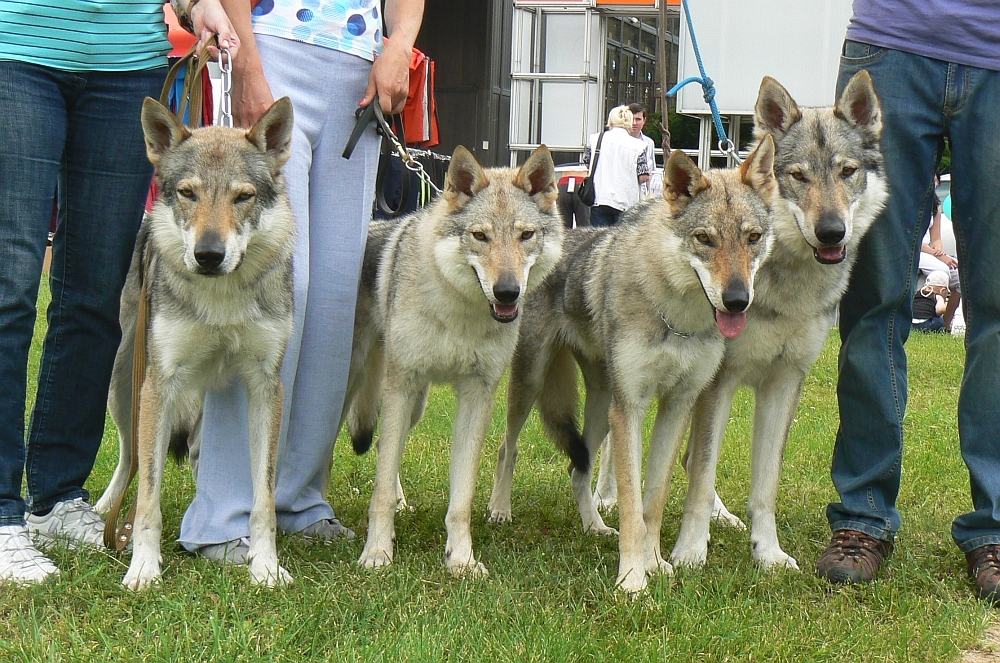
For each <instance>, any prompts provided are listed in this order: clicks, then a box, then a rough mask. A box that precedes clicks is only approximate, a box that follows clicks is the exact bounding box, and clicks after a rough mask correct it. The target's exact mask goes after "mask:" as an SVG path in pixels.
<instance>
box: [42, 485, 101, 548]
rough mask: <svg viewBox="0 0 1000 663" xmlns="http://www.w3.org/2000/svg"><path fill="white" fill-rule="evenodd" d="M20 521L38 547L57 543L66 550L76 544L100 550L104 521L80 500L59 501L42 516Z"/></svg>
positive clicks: (80, 498) (78, 498) (92, 508)
mask: <svg viewBox="0 0 1000 663" xmlns="http://www.w3.org/2000/svg"><path fill="white" fill-rule="evenodd" d="M24 519H25V521H26V522H27V523H28V529H29V530H30V531H31V533H32V534H33V535H34V537H35V540H36V541H37V542H38V544H39V545H40V546H47V545H51V544H53V543H56V542H57V541H59V542H63V543H66V544H67V545H68V546H69V547H70V548H72V547H74V546H75V544H77V543H82V544H84V545H86V546H92V547H95V548H103V547H104V521H103V520H101V517H100V516H99V515H97V512H96V511H94V507H92V506H90V505H89V504H87V503H86V502H85V501H83V498H82V497H77V498H76V499H74V500H65V501H63V502H59V503H58V504H56V505H55V506H54V507H52V510H51V511H49V512H48V513H47V514H45V515H44V516H36V515H33V514H28V515H27V516H25V518H24Z"/></svg>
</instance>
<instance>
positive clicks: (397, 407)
mask: <svg viewBox="0 0 1000 663" xmlns="http://www.w3.org/2000/svg"><path fill="white" fill-rule="evenodd" d="M420 393H421V385H420V384H417V381H416V380H415V379H414V378H413V377H412V376H406V377H405V378H402V377H400V376H399V375H395V374H387V375H386V381H385V392H384V395H383V397H382V434H381V435H380V436H379V440H378V460H377V461H376V463H375V488H374V490H373V491H372V501H371V505H370V506H369V507H368V536H367V538H366V539H365V548H364V550H363V551H361V558H360V559H358V564H360V565H361V566H363V567H365V568H368V569H374V568H377V567H380V566H388V565H389V564H391V563H392V548H393V539H394V538H395V516H396V497H397V496H396V485H397V482H398V480H399V466H400V463H401V462H402V459H403V447H404V445H405V443H406V434H407V432H409V430H410V421H411V418H412V416H413V408H414V407H415V405H416V403H417V399H418V398H419V396H420Z"/></svg>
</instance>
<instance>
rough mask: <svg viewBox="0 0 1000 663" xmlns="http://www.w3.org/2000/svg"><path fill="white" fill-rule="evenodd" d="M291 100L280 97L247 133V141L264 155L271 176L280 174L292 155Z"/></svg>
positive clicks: (293, 118) (292, 121) (292, 119)
mask: <svg viewBox="0 0 1000 663" xmlns="http://www.w3.org/2000/svg"><path fill="white" fill-rule="evenodd" d="M294 122H295V116H294V114H293V113H292V100H291V99H289V98H288V97H282V98H281V99H278V100H277V101H276V102H274V103H273V104H271V107H270V108H268V109H267V111H265V112H264V114H263V115H261V116H260V119H259V120H257V123H256V124H255V125H253V127H251V129H250V130H249V131H247V140H248V141H250V142H251V143H253V144H254V145H256V146H257V149H259V150H260V151H261V152H263V153H264V156H265V158H266V159H267V163H268V166H270V168H271V175H277V174H278V173H280V172H281V167H282V166H284V165H285V162H286V161H288V157H290V156H291V155H292V125H293V124H294Z"/></svg>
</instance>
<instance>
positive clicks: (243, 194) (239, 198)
mask: <svg viewBox="0 0 1000 663" xmlns="http://www.w3.org/2000/svg"><path fill="white" fill-rule="evenodd" d="M251 198H253V192H251V191H240V192H239V193H238V194H236V202H238V203H245V202H246V201H248V200H250V199H251Z"/></svg>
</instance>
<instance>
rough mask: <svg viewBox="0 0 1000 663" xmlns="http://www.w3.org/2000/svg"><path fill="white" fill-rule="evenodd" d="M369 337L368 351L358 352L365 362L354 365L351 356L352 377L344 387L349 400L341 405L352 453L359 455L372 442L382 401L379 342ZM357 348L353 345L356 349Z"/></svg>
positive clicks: (368, 447) (381, 365) (381, 356)
mask: <svg viewBox="0 0 1000 663" xmlns="http://www.w3.org/2000/svg"><path fill="white" fill-rule="evenodd" d="M372 340H373V342H372V346H371V347H370V348H368V352H367V353H364V352H362V353H361V354H362V355H363V356H364V359H366V360H367V361H364V359H362V361H364V365H360V366H354V365H353V364H354V358H353V357H352V360H351V363H352V366H351V377H350V378H349V379H348V388H347V393H348V401H347V402H346V403H344V407H346V408H347V417H346V419H347V432H348V433H349V434H350V436H351V444H352V445H353V446H354V453H356V454H358V455H359V456H360V455H361V454H363V453H365V452H366V451H368V450H369V449H370V448H371V446H372V441H373V439H374V437H375V427H376V426H377V425H378V414H379V406H380V405H381V403H382V374H383V352H382V344H381V342H379V341H377V340H374V339H372ZM357 350H358V349H357V348H355V351H356V352H357ZM365 355H366V356H365ZM359 359H361V358H360V357H359ZM358 363H359V364H360V363H361V362H360V361H359V362H358Z"/></svg>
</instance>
